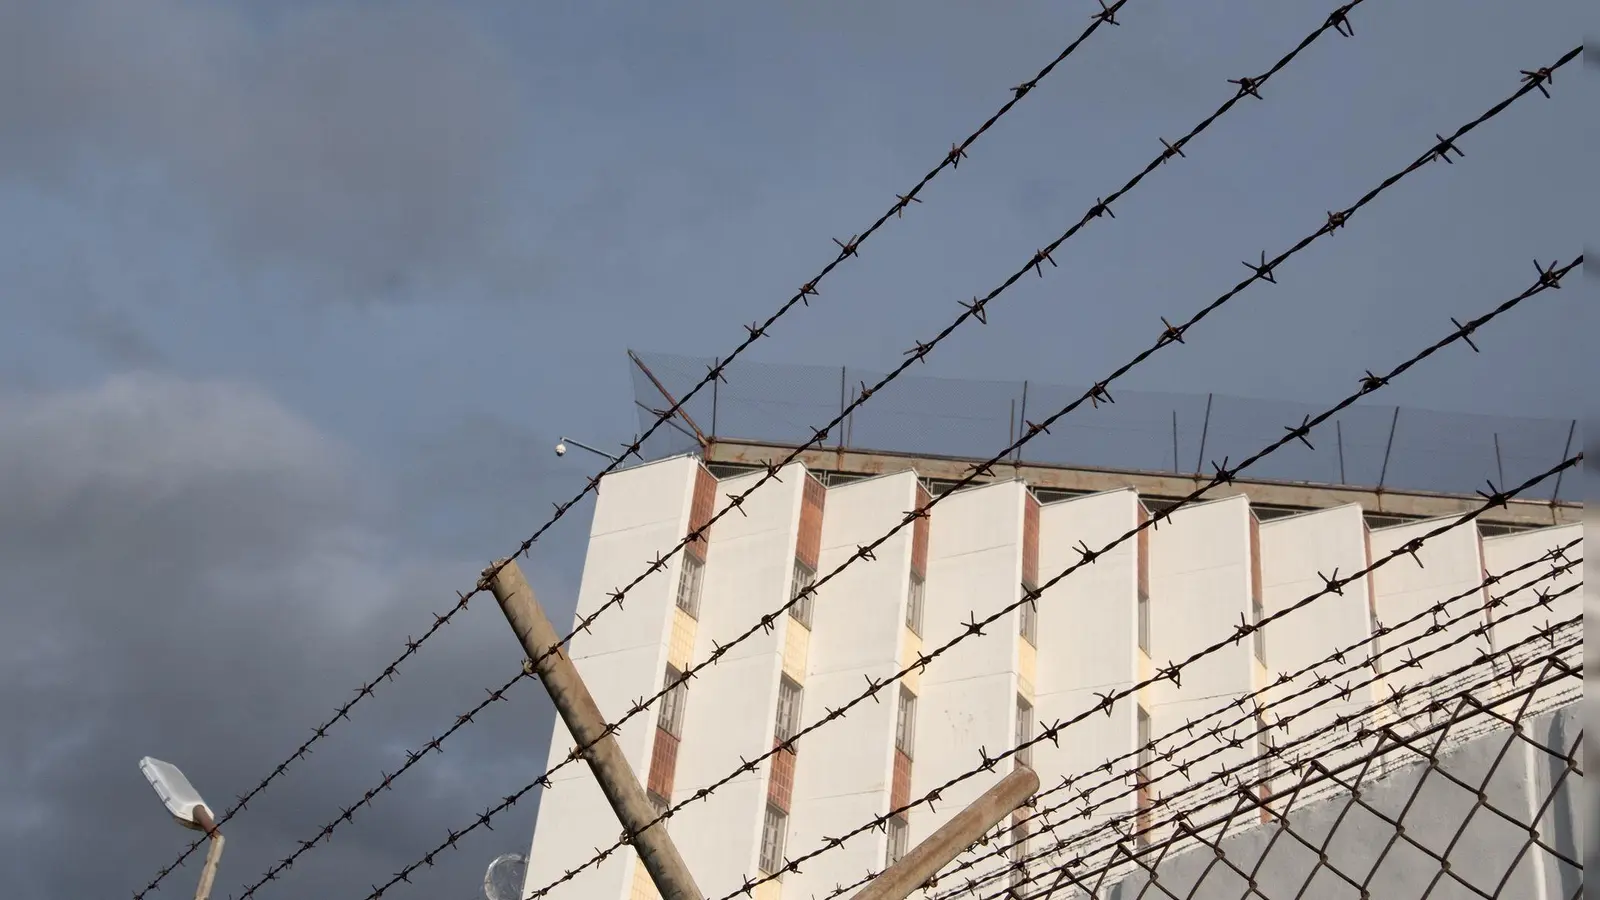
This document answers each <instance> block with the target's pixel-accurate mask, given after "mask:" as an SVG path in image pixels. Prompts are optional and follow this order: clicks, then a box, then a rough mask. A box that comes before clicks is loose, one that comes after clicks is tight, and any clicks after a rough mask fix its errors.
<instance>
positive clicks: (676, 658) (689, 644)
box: [667, 606, 695, 672]
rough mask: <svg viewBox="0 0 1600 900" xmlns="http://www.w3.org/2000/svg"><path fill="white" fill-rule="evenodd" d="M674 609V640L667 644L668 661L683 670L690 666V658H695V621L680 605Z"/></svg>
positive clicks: (675, 667)
mask: <svg viewBox="0 0 1600 900" xmlns="http://www.w3.org/2000/svg"><path fill="white" fill-rule="evenodd" d="M672 610H673V613H674V615H673V617H672V642H671V643H670V644H668V645H667V662H669V663H671V664H672V667H673V668H674V669H677V670H678V671H679V672H682V671H684V670H686V669H688V668H689V660H691V659H693V658H694V625H695V622H694V619H692V618H690V617H689V614H688V613H686V612H684V611H683V610H681V609H679V608H678V607H676V606H674V607H673V608H672Z"/></svg>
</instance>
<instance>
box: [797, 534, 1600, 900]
mask: <svg viewBox="0 0 1600 900" xmlns="http://www.w3.org/2000/svg"><path fill="white" fill-rule="evenodd" d="M1581 543H1582V539H1581V538H1579V539H1574V540H1572V541H1568V542H1567V543H1565V544H1562V545H1559V546H1557V547H1553V548H1551V549H1550V550H1547V551H1546V552H1545V553H1543V554H1541V555H1540V556H1538V557H1536V558H1534V559H1530V560H1528V561H1526V562H1524V563H1522V564H1520V565H1517V566H1514V567H1512V568H1509V569H1507V570H1505V571H1503V572H1501V573H1500V574H1498V575H1491V576H1486V577H1485V578H1484V580H1483V582H1482V583H1481V584H1478V585H1475V586H1473V587H1471V588H1468V589H1466V590H1464V591H1462V592H1460V593H1458V594H1455V595H1453V596H1451V597H1447V598H1445V599H1443V600H1440V601H1438V602H1437V603H1435V604H1433V605H1432V606H1431V607H1428V608H1425V609H1422V610H1419V611H1418V612H1417V613H1415V614H1414V615H1412V616H1410V617H1409V618H1407V619H1404V620H1402V621H1400V622H1398V623H1394V624H1391V625H1389V626H1383V625H1382V624H1381V623H1379V624H1378V627H1377V628H1376V629H1375V630H1374V632H1373V633H1372V634H1371V635H1369V636H1368V637H1366V638H1363V639H1361V640H1358V641H1356V642H1354V643H1352V644H1349V645H1347V646H1344V647H1341V648H1338V649H1336V650H1334V651H1333V652H1332V653H1330V654H1329V655H1328V656H1326V657H1324V658H1323V659H1320V660H1317V661H1316V662H1313V663H1310V664H1309V665H1306V666H1304V667H1302V668H1301V669H1299V670H1297V671H1295V672H1292V673H1284V674H1280V675H1279V676H1278V678H1277V679H1276V681H1274V682H1273V683H1271V684H1269V685H1265V686H1263V687H1261V688H1258V689H1256V690H1254V691H1250V692H1248V693H1244V694H1240V695H1239V696H1237V697H1236V698H1234V699H1233V700H1232V701H1230V702H1228V703H1226V704H1221V705H1219V706H1218V707H1216V708H1215V709H1214V710H1213V711H1212V712H1209V713H1207V714H1205V715H1203V716H1201V717H1200V718H1198V719H1195V720H1191V721H1188V722H1186V723H1185V724H1184V725H1183V726H1182V727H1179V728H1175V729H1173V730H1171V731H1170V732H1168V733H1166V734H1163V735H1160V736H1158V737H1155V738H1152V739H1151V740H1150V741H1149V742H1148V743H1146V744H1144V745H1142V746H1139V747H1136V748H1134V749H1133V750H1132V751H1129V752H1127V753H1124V754H1121V755H1119V756H1116V757H1112V758H1110V759H1107V760H1106V761H1105V763H1103V764H1102V765H1100V766H1096V767H1095V768H1094V769H1090V770H1088V771H1086V772H1084V773H1082V774H1080V775H1076V776H1063V778H1062V779H1061V782H1060V783H1059V784H1057V785H1055V786H1053V787H1051V788H1047V789H1045V790H1042V791H1039V792H1037V793H1036V794H1034V796H1033V797H1032V798H1030V800H1029V804H1028V805H1029V807H1030V808H1032V809H1034V812H1032V813H1029V814H1027V815H1025V816H1024V817H1023V818H1022V819H1021V820H1020V821H1021V822H1023V823H1031V822H1035V821H1040V822H1043V821H1046V820H1047V819H1048V817H1049V816H1050V815H1051V814H1052V813H1055V812H1059V811H1060V810H1062V809H1064V808H1065V807H1066V805H1067V802H1071V801H1067V802H1064V803H1059V804H1056V805H1054V806H1042V804H1043V801H1045V800H1046V799H1047V798H1049V797H1052V796H1055V795H1058V794H1061V793H1065V792H1067V791H1069V790H1072V789H1073V788H1076V787H1078V783H1079V782H1080V781H1081V780H1083V779H1086V778H1088V777H1090V776H1091V775H1093V774H1094V773H1096V772H1104V773H1106V774H1105V777H1103V778H1102V779H1101V780H1100V781H1099V782H1097V783H1095V784H1091V785H1089V786H1088V787H1086V788H1079V789H1078V790H1077V792H1076V793H1077V795H1078V800H1080V801H1081V802H1083V803H1085V804H1086V807H1085V809H1083V810H1080V811H1078V812H1077V813H1076V815H1078V816H1081V817H1087V816H1089V815H1092V814H1093V812H1094V811H1095V810H1098V809H1099V808H1101V807H1103V806H1105V805H1107V804H1108V803H1111V802H1114V801H1116V800H1118V799H1121V798H1123V797H1126V796H1127V795H1128V794H1127V792H1126V791H1123V792H1121V793H1118V794H1114V795H1112V796H1110V797H1108V798H1105V799H1103V800H1101V801H1099V802H1096V803H1093V804H1090V803H1089V797H1090V796H1092V795H1093V794H1094V793H1095V792H1096V791H1099V790H1101V789H1102V788H1105V787H1109V786H1115V785H1122V784H1123V783H1124V782H1125V781H1126V780H1127V778H1128V776H1129V775H1130V774H1131V773H1136V772H1137V769H1138V767H1136V766H1135V767H1133V768H1130V769H1128V770H1125V771H1122V772H1121V773H1116V774H1113V769H1114V768H1115V767H1116V766H1117V765H1118V764H1119V763H1122V762H1125V761H1129V760H1137V759H1139V758H1140V756H1141V754H1143V753H1144V752H1149V753H1150V754H1151V759H1152V761H1153V760H1156V759H1159V760H1161V761H1162V762H1164V763H1166V764H1167V765H1169V766H1171V765H1173V763H1172V759H1173V757H1175V756H1176V755H1177V754H1179V753H1182V752H1183V751H1185V750H1188V749H1190V748H1192V747H1195V746H1197V745H1199V744H1201V743H1204V742H1206V741H1207V740H1212V741H1215V740H1219V739H1220V737H1221V734H1222V733H1223V732H1224V731H1228V732H1232V731H1233V730H1234V729H1237V728H1238V727H1239V726H1240V725H1250V724H1252V723H1253V722H1254V721H1258V719H1257V717H1258V716H1260V715H1262V714H1263V713H1265V712H1268V711H1272V710H1274V709H1275V708H1276V707H1278V706H1280V705H1283V704H1287V703H1289V702H1290V701H1293V700H1297V699H1302V698H1303V697H1305V696H1306V694H1308V693H1309V692H1310V691H1313V690H1317V689H1321V688H1324V687H1327V686H1329V685H1333V684H1334V683H1335V679H1338V678H1341V677H1343V676H1345V675H1348V674H1351V673H1353V672H1357V671H1360V670H1362V669H1364V668H1372V669H1373V671H1375V672H1376V671H1377V669H1376V665H1377V661H1378V660H1379V659H1380V658H1382V657H1384V656H1387V655H1390V654H1398V653H1399V652H1400V651H1401V650H1402V649H1405V648H1408V647H1410V646H1412V645H1414V644H1417V643H1420V642H1421V641H1422V640H1423V639H1424V638H1429V637H1432V636H1433V635H1434V634H1437V633H1439V632H1440V631H1443V630H1448V628H1449V627H1450V625H1452V624H1455V623H1456V622H1460V621H1464V620H1465V619H1466V618H1469V617H1471V616H1472V615H1474V614H1475V611H1470V610H1469V611H1468V612H1467V613H1465V614H1463V615H1462V616H1460V617H1458V618H1457V619H1455V620H1452V621H1451V622H1449V623H1447V624H1444V625H1439V623H1438V616H1439V615H1440V613H1442V612H1443V611H1444V609H1445V608H1446V607H1448V606H1449V605H1451V604H1453V603H1457V602H1460V601H1462V600H1466V599H1469V598H1472V597H1473V596H1475V595H1480V594H1481V593H1482V592H1483V591H1485V590H1487V589H1488V588H1490V587H1492V586H1494V585H1497V584H1500V583H1501V582H1503V581H1505V580H1506V579H1508V578H1510V577H1511V576H1513V575H1516V574H1519V573H1521V572H1524V571H1526V570H1528V569H1530V568H1533V567H1535V566H1538V565H1541V564H1543V563H1547V562H1548V563H1551V564H1552V570H1551V571H1550V572H1546V573H1543V574H1541V575H1539V576H1537V577H1536V578H1534V579H1532V580H1530V581H1528V582H1525V583H1523V584H1521V585H1518V586H1516V587H1514V588H1511V589H1510V590H1508V591H1506V592H1505V594H1503V595H1502V596H1501V598H1500V599H1499V600H1497V601H1492V602H1491V603H1490V604H1489V607H1488V608H1490V609H1493V608H1496V607H1497V606H1499V605H1503V603H1504V599H1505V598H1506V597H1509V596H1514V595H1516V594H1518V593H1520V592H1522V591H1525V590H1527V589H1529V588H1530V587H1533V586H1535V585H1538V584H1541V583H1543V582H1545V581H1548V580H1551V579H1554V578H1557V577H1559V576H1560V575H1563V574H1565V573H1567V572H1570V571H1572V570H1573V569H1575V568H1578V567H1580V566H1581V565H1582V558H1581V557H1580V558H1578V559H1576V560H1573V559H1567V557H1566V551H1567V550H1570V549H1571V548H1573V547H1575V546H1577V545H1579V544H1581ZM1560 560H1565V562H1564V563H1562V564H1560V565H1556V564H1555V563H1556V562H1557V561H1560ZM1563 593H1565V592H1563ZM1558 596H1561V594H1553V595H1552V594H1546V593H1544V592H1542V591H1540V592H1539V593H1538V600H1537V601H1536V602H1535V603H1534V604H1533V605H1532V606H1530V607H1529V610H1531V609H1535V608H1548V604H1549V602H1550V601H1551V600H1554V599H1555V598H1556V597H1558ZM1527 611H1528V610H1523V611H1519V612H1517V613H1514V614H1512V615H1508V616H1505V617H1504V618H1502V619H1499V620H1496V622H1497V624H1498V623H1500V622H1503V621H1507V620H1510V619H1512V618H1515V617H1516V616H1519V615H1521V614H1523V613H1525V612H1527ZM1430 618H1431V619H1432V620H1433V623H1434V625H1435V626H1437V627H1431V628H1429V629H1428V630H1427V631H1426V632H1423V633H1421V634H1417V635H1414V636H1413V637H1411V638H1408V639H1407V640H1405V641H1401V642H1398V643H1395V644H1392V645H1382V644H1381V641H1382V639H1383V638H1384V637H1385V636H1387V635H1389V634H1393V633H1395V632H1398V631H1401V630H1403V629H1405V628H1406V627H1407V626H1409V625H1413V624H1416V623H1418V622H1421V621H1422V620H1424V619H1430ZM1486 632H1487V628H1477V629H1473V631H1472V632H1471V634H1479V633H1486ZM1368 645H1379V648H1378V652H1377V653H1373V654H1369V655H1368V657H1367V658H1365V659H1363V660H1361V661H1359V662H1357V663H1355V664H1353V665H1350V666H1348V667H1347V668H1346V669H1344V670H1342V671H1339V672H1335V673H1332V674H1328V673H1320V674H1318V675H1317V677H1316V679H1315V680H1314V682H1313V683H1312V684H1311V685H1310V687H1309V688H1307V689H1306V690H1305V691H1302V692H1299V693H1295V694H1286V695H1283V696H1278V697H1271V696H1270V695H1273V694H1277V693H1278V692H1279V691H1281V689H1282V687H1283V686H1284V685H1285V684H1288V683H1289V682H1292V681H1294V680H1297V679H1299V678H1301V677H1302V676H1305V675H1307V674H1310V673H1313V672H1315V671H1316V670H1317V669H1319V668H1321V667H1322V666H1324V665H1328V664H1330V663H1337V664H1340V665H1344V664H1345V659H1346V658H1347V657H1350V656H1353V655H1354V654H1355V653H1356V652H1357V651H1359V650H1361V649H1362V648H1363V647H1365V646H1368ZM1420 659H1421V657H1414V658H1412V659H1408V660H1407V661H1406V663H1405V665H1406V666H1407V667H1410V666H1412V665H1414V664H1415V661H1420ZM1383 680H1384V676H1383V675H1377V676H1375V677H1374V678H1372V679H1369V680H1368V681H1366V682H1363V683H1360V684H1354V685H1342V684H1341V685H1337V687H1338V688H1339V690H1338V691H1336V692H1334V694H1333V695H1332V696H1331V697H1330V698H1328V699H1325V700H1323V701H1319V702H1318V703H1316V704H1313V705H1311V706H1308V707H1306V708H1305V709H1302V710H1299V711H1297V712H1295V713H1293V714H1292V715H1289V716H1283V717H1280V718H1279V719H1278V721H1277V722H1275V723H1271V724H1270V725H1269V727H1268V728H1267V729H1266V731H1269V732H1270V731H1271V730H1272V728H1279V729H1281V730H1284V731H1287V730H1288V725H1289V724H1290V723H1292V722H1293V721H1294V720H1295V719H1297V718H1300V717H1303V716H1305V715H1307V714H1309V713H1310V712H1311V711H1312V710H1314V709H1317V708H1319V707H1321V706H1324V705H1327V704H1328V703H1331V702H1333V701H1334V699H1335V698H1346V697H1348V695H1349V694H1350V693H1352V692H1353V691H1355V690H1359V689H1360V688H1363V687H1367V686H1370V685H1372V684H1374V683H1380V682H1382V681H1383ZM1263 697H1268V698H1269V699H1268V702H1266V703H1262V702H1261V698H1263ZM1386 702H1393V701H1392V699H1391V700H1390V701H1386ZM1246 704H1252V705H1253V707H1254V709H1253V710H1252V712H1250V713H1246V714H1244V715H1241V716H1240V717H1239V718H1238V719H1237V720H1235V721H1233V722H1230V723H1228V724H1226V725H1218V726H1214V727H1212V728H1209V729H1207V730H1206V731H1205V732H1203V733H1202V734H1201V735H1200V736H1199V737H1191V739H1190V740H1189V741H1188V742H1187V743H1183V744H1179V745H1176V746H1173V747H1170V748H1168V749H1167V750H1166V751H1165V752H1164V753H1162V752H1159V751H1158V750H1157V749H1156V748H1157V747H1158V745H1160V744H1162V743H1164V742H1166V741H1169V740H1171V739H1173V738H1176V737H1178V736H1179V735H1181V734H1184V733H1187V734H1189V735H1191V736H1193V735H1194V733H1195V728H1196V727H1198V726H1200V725H1202V724H1204V723H1205V722H1207V721H1209V720H1210V719H1212V718H1213V717H1217V716H1220V715H1222V714H1224V713H1226V712H1227V711H1228V710H1230V709H1233V708H1235V707H1237V708H1239V709H1240V710H1243V709H1244V708H1245V705H1246ZM1339 718H1340V719H1345V718H1349V717H1343V716H1341V717H1339ZM1039 725H1040V727H1041V728H1045V727H1048V726H1046V725H1045V723H1043V722H1040V723H1039ZM1333 727H1335V728H1337V727H1342V723H1341V722H1340V721H1338V720H1336V721H1335V723H1334V725H1333ZM1260 733H1261V731H1260V730H1257V731H1255V732H1251V733H1247V734H1246V735H1245V736H1244V738H1243V739H1244V740H1248V739H1249V738H1251V737H1253V736H1255V735H1256V734H1260ZM1290 746H1291V745H1283V746H1282V747H1281V748H1280V751H1279V752H1281V751H1282V750H1287V749H1289V748H1290ZM1223 749H1224V748H1221V747H1219V748H1217V749H1216V750H1213V751H1212V752H1210V753H1206V754H1204V755H1201V756H1199V757H1194V758H1189V759H1186V760H1184V761H1183V762H1181V763H1179V764H1177V765H1178V766H1179V767H1180V768H1177V769H1173V770H1172V771H1170V772H1168V773H1166V774H1165V775H1163V776H1161V777H1158V778H1146V780H1145V785H1146V786H1154V785H1155V784H1156V783H1158V782H1159V781H1161V780H1162V778H1165V777H1167V776H1168V775H1171V774H1174V773H1176V774H1180V775H1183V776H1184V777H1187V775H1186V769H1187V768H1192V767H1193V766H1195V765H1197V764H1199V763H1201V762H1204V761H1206V760H1208V759H1210V758H1212V757H1213V756H1215V755H1217V754H1218V753H1221V752H1223ZM1136 788H1137V785H1136ZM1169 799H1170V798H1169ZM1041 806H1042V808H1041ZM1047 827H1048V826H1047ZM1003 831H1004V829H1003V828H1002V832H1003ZM1000 840H1002V841H1003V840H1004V835H1003V833H1002V835H1001V837H1000ZM980 843H982V844H987V843H988V839H985V840H984V841H982V842H980ZM1014 846H1015V842H1013V843H1011V844H1007V845H1005V846H1003V847H1001V848H1000V849H998V850H996V851H995V852H994V853H992V854H985V855H982V856H979V857H976V858H969V859H967V860H964V861H962V862H960V863H957V864H956V866H955V868H953V869H951V870H949V871H947V872H944V873H942V874H941V875H940V876H939V879H938V880H941V881H943V880H947V879H949V878H951V877H954V876H956V875H959V874H960V873H961V872H964V871H966V870H968V869H971V868H973V867H975V866H977V865H979V864H980V863H981V862H982V860H983V859H984V858H986V857H987V856H998V855H1001V854H1004V853H1007V852H1009V851H1010V850H1011V849H1012V848H1013V847H1014ZM878 874H879V873H878V872H877V871H869V872H867V873H866V875H865V876H864V877H863V878H861V879H860V880H859V881H856V882H852V883H850V884H847V885H838V886H836V887H835V890H834V892H833V893H832V894H829V895H828V896H827V897H825V898H823V900H833V898H836V897H838V896H840V895H842V894H846V893H849V892H851V891H853V890H855V889H856V888H859V887H861V886H862V885H864V884H866V883H867V882H869V881H871V880H872V879H873V878H875V877H876V876H877V875H878Z"/></svg>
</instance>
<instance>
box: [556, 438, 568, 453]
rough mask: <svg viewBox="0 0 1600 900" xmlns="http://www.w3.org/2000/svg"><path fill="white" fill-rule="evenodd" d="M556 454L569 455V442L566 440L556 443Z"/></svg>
mask: <svg viewBox="0 0 1600 900" xmlns="http://www.w3.org/2000/svg"><path fill="white" fill-rule="evenodd" d="M556 455H557V456H566V455H567V442H566V441H560V442H557V444H556Z"/></svg>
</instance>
